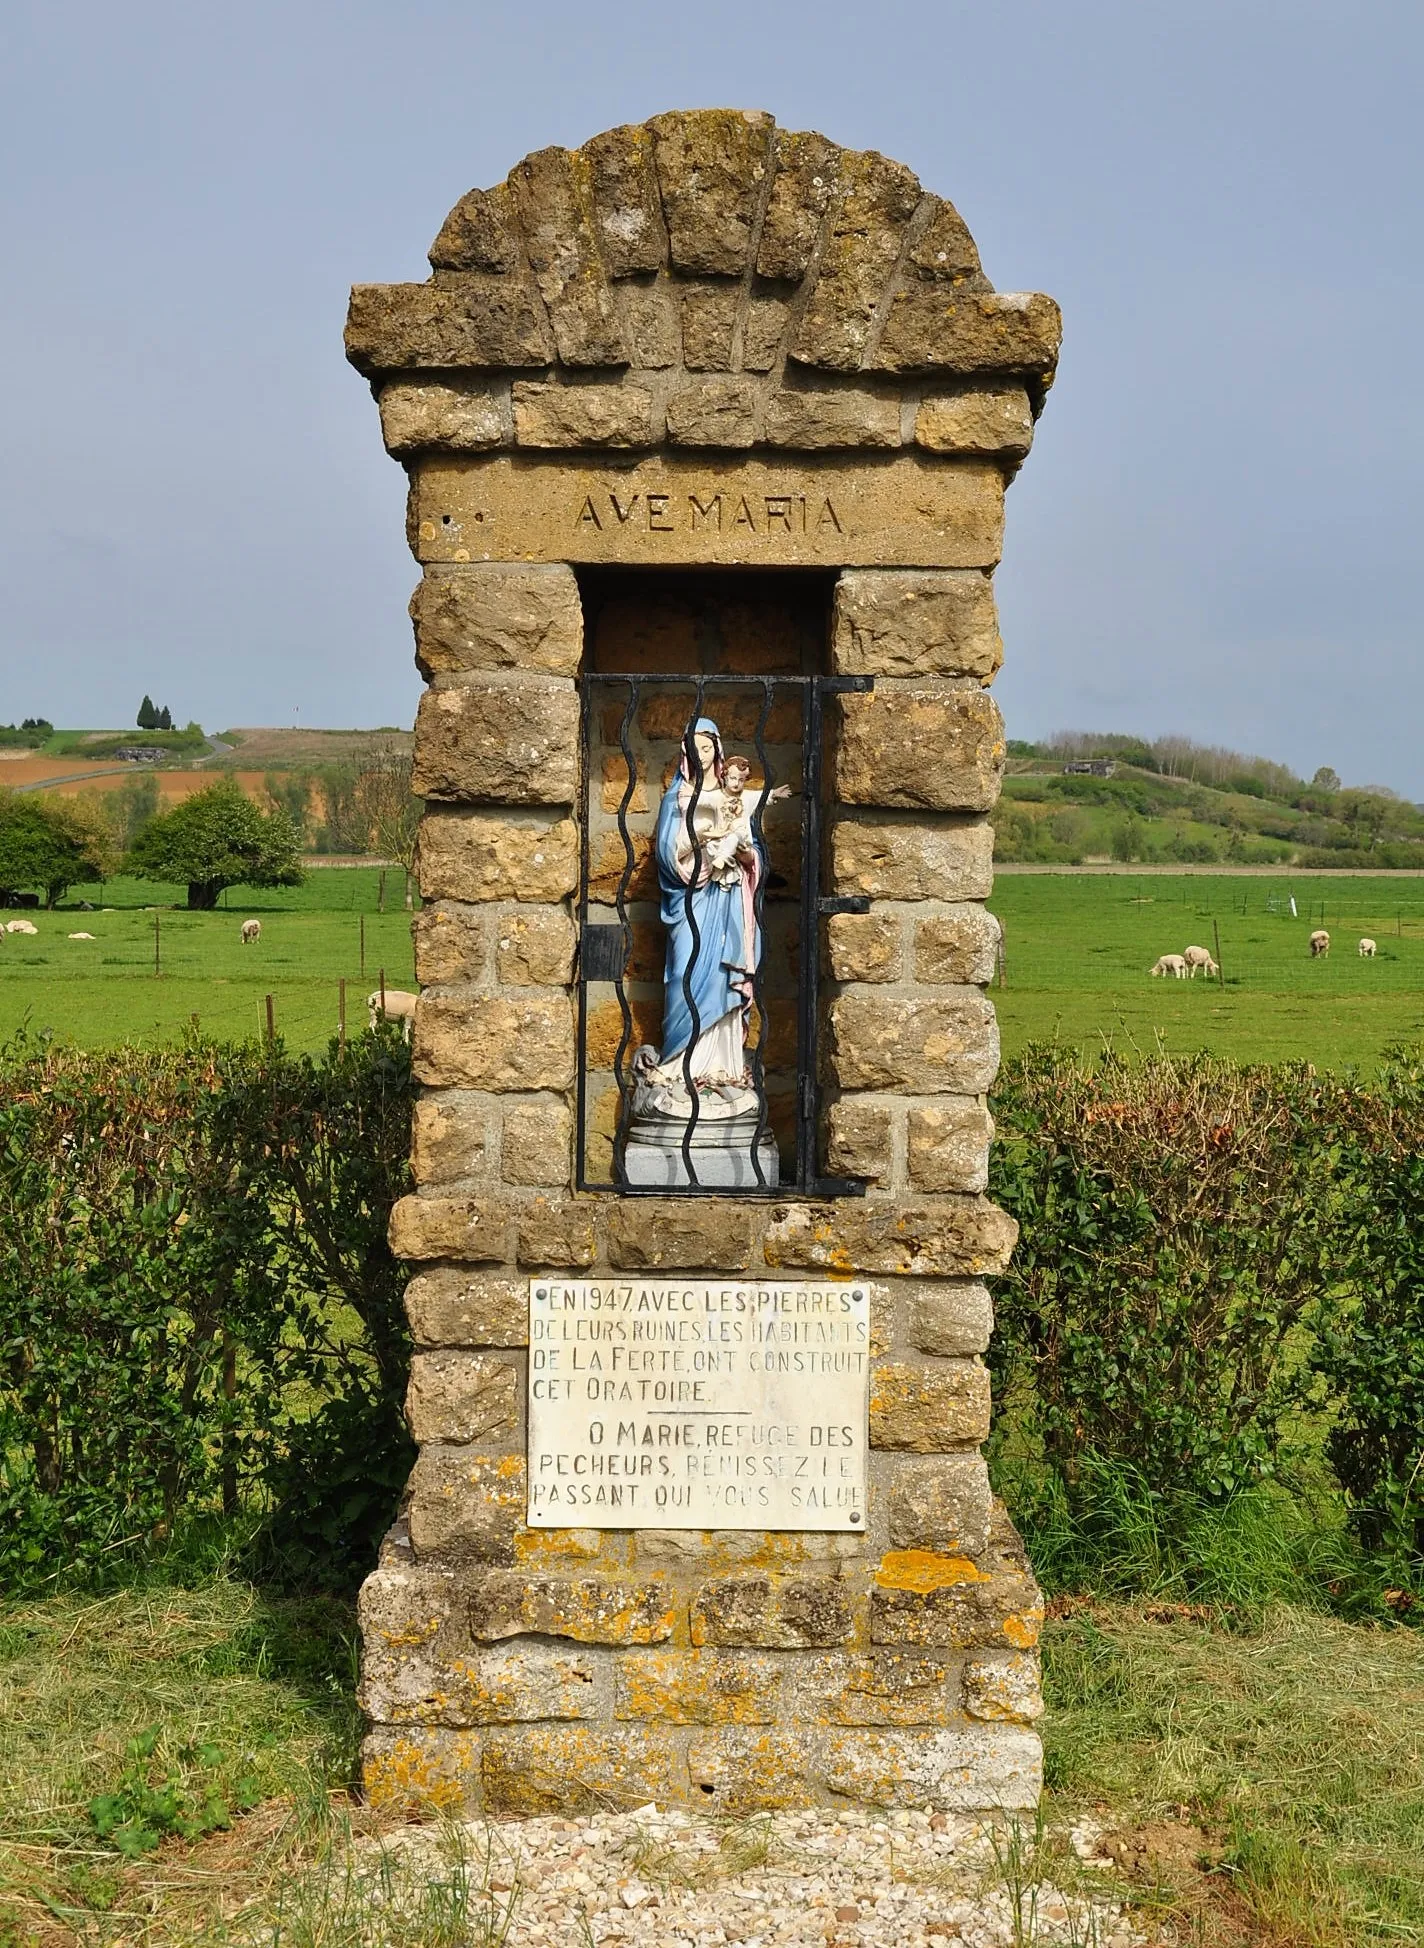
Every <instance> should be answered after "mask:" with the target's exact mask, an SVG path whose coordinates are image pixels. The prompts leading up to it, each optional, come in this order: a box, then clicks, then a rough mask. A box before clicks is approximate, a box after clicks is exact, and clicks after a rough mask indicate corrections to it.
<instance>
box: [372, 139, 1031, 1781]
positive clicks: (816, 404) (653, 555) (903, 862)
mask: <svg viewBox="0 0 1424 1948" xmlns="http://www.w3.org/2000/svg"><path fill="white" fill-rule="evenodd" d="M431 256H432V263H433V265H434V267H435V268H434V275H433V278H432V281H431V282H430V283H429V284H425V285H404V286H363V287H358V288H357V290H356V292H355V293H354V294H353V301H352V313H351V321H350V325H349V328H348V347H349V351H350V356H351V357H352V359H353V361H354V362H355V363H356V364H357V365H358V366H359V368H360V369H361V370H362V371H363V372H365V373H366V374H367V375H368V376H370V378H371V379H372V383H373V389H374V390H375V392H376V394H377V397H378V399H379V402H380V406H381V415H382V424H383V428H384V431H385V436H386V440H387V444H388V446H389V447H390V449H391V451H392V452H394V453H396V454H397V455H399V456H400V457H401V458H402V459H403V460H404V461H405V462H406V464H407V466H408V468H409V471H410V474H411V487H412V491H411V520H410V536H411V543H412V547H413V548H414V550H415V552H416V554H417V556H418V558H419V559H420V561H421V562H422V563H423V564H424V571H425V572H424V576H423V579H422V582H421V585H420V587H419V589H418V590H417V592H416V596H415V598H414V600H413V602H412V615H413V618H414V621H415V628H416V647H417V658H418V661H419V664H420V667H421V669H422V671H423V672H424V673H425V675H426V676H427V678H428V680H429V688H428V690H427V692H426V695H425V697H424V699H423V700H422V704H421V708H420V712H419V717H418V720H417V738H416V775H417V788H418V789H419V790H420V791H421V792H422V793H423V795H424V796H425V797H426V799H427V801H428V810H427V813H426V817H425V820H424V824H423V827H422V835H421V847H420V879H421V890H422V894H423V897H424V900H425V902H426V904H425V906H424V908H423V910H422V912H421V913H420V915H419V916H418V918H417V921H416V947H417V973H418V977H419V980H420V983H421V987H422V995H421V1000H420V1004H419V1007H418V1010H417V1015H416V1024H415V1045H414V1059H415V1068H416V1075H417V1078H418V1080H419V1082H420V1084H421V1097H420V1102H419V1104H418V1107H417V1112H416V1117H415V1129H414V1140H413V1159H414V1171H415V1179H416V1189H415V1192H414V1193H413V1194H412V1195H411V1196H409V1197H407V1198H405V1199H403V1200H402V1202H401V1203H400V1204H399V1205H398V1206H397V1208H396V1210H395V1212H394V1213H393V1216H392V1223H391V1238H392V1244H393V1246H394V1248H395V1250H396V1251H397V1252H398V1253H399V1254H401V1255H403V1256H405V1257H407V1258H409V1259H411V1260H413V1261H415V1262H416V1265H417V1268H418V1270H417V1276H416V1277H415V1278H414V1280H413V1281H412V1284H411V1286H410V1291H409V1300H408V1305H409V1311H410V1317H411V1322H412V1326H413V1329H414V1333H415V1338H416V1342H417V1353H416V1357H415V1362H414V1367H413V1371H412V1377H411V1386H410V1398H409V1403H408V1405H409V1413H410V1418H411V1425H412V1430H413V1432H414V1435H415V1438H416V1440H417V1441H418V1443H419V1446H420V1454H419V1459H418V1461H417V1464H416V1468H415V1472H414V1475H413V1478H412V1481H411V1485H410V1491H409V1497H408V1502H407V1506H406V1510H405V1513H404V1516H403V1518H402V1521H401V1523H400V1524H399V1525H398V1527H397V1529H396V1530H395V1531H394V1532H393V1534H392V1536H391V1538H390V1540H389V1541H388V1543H387V1546H386V1549H385V1551H384V1554H383V1558H382V1562H381V1565H380V1567H379V1568H378V1569H377V1571H376V1572H375V1573H374V1575H373V1576H372V1577H371V1578H370V1579H369V1581H368V1582H367V1584H366V1587H365V1590H364V1591H363V1595H362V1629H363V1640H364V1663H363V1681H362V1682H363V1690H362V1695H363V1700H364V1704H365V1708H366V1710H367V1713H368V1715H369V1717H370V1718H371V1720H372V1731H371V1733H370V1737H369V1739H368V1743H367V1748H366V1777H367V1784H368V1788H369V1790H370V1792H371V1793H372V1795H373V1796H374V1797H376V1798H378V1799H382V1800H386V1801H394V1802H407V1801H408V1802H415V1803H420V1802H424V1803H431V1802H434V1803H437V1804H444V1805H456V1804H460V1805H468V1806H471V1807H478V1808H483V1809H485V1810H488V1811H499V1812H523V1811H536V1810H541V1811H542V1810H546V1809H549V1808H552V1807H579V1806H585V1805H595V1804H600V1805H601V1804H606V1803H607V1802H608V1801H609V1799H613V1800H621V1801H624V1802H626V1803H630V1804H636V1803H639V1802H641V1801H645V1800H648V1799H656V1800H659V1801H662V1802H667V1801H673V1802H677V1801H682V1802H685V1803H691V1804H697V1805H702V1806H707V1805H715V1806H719V1807H722V1808H725V1809H726V1810H729V1811H743V1810H751V1809H754V1808H756V1807H760V1806H775V1805H785V1804H793V1803H798V1802H806V1801H811V1802H815V1801H821V1800H828V1799H831V1798H833V1797H835V1798H840V1797H848V1798H851V1799H861V1800H865V1801H873V1802H876V1803H881V1804H885V1803H889V1804H914V1805H926V1804H934V1805H943V1806H965V1807H984V1806H991V1805H1010V1806H1015V1805H1017V1806H1023V1805H1028V1804H1031V1803H1032V1802H1033V1800H1034V1798H1035V1797H1036V1794H1037V1790H1038V1779H1039V1755H1038V1741H1037V1738H1036V1735H1035V1734H1034V1732H1033V1731H1032V1729H1031V1727H1032V1721H1033V1719H1034V1717H1035V1716H1036V1715H1037V1712H1038V1710H1039V1708H1040V1707H1039V1700H1038V1686H1037V1663H1036V1654H1035V1649H1034V1647H1035V1644H1036V1641H1037V1631H1038V1623H1039V1618H1040V1614H1041V1611H1040V1604H1039V1598H1038V1593H1037V1590H1036V1589H1035V1587H1034V1584H1033V1579H1032V1576H1031V1574H1030V1573H1029V1570H1028V1568H1027V1565H1026V1563H1025V1562H1024V1560H1023V1556H1022V1551H1021V1549H1020V1547H1019V1545H1018V1542H1017V1538H1016V1537H1015V1536H1014V1534H1013V1531H1012V1528H1011V1527H1010V1526H1009V1524H1008V1523H1007V1521H1006V1519H1005V1517H1004V1516H1003V1513H1002V1511H1001V1510H997V1511H996V1509H995V1508H994V1506H993V1503H992V1500H991V1497H990V1493H989V1488H988V1482H987V1476H986V1473H985V1470H984V1465H983V1461H982V1458H981V1455H980V1446H981V1443H982V1441H983V1440H984V1437H985V1435H986V1433H987V1431H988V1425H989V1407H990V1403H989V1386H988V1378H987V1373H986V1370H985V1368H984V1365H983V1362H982V1354H983V1351H984V1348H985V1346H986V1344H987V1340H988V1335H989V1331H990V1327H991V1323H992V1322H991V1311H990V1304H989V1298H988V1293H987V1290H986V1288H985V1285H984V1283H983V1280H984V1278H985V1277H986V1276H990V1275H992V1274H994V1273H996V1272H1000V1271H1002V1270H1003V1269H1004V1267H1005V1265H1006V1263H1007V1260H1008V1255H1009V1252H1010V1250H1011V1248H1012V1245H1013V1241H1014V1227H1013V1224H1012V1222H1011V1221H1010V1220H1009V1219H1008V1218H1007V1217H1005V1216H1004V1215H1003V1213H1001V1212H999V1211H998V1210H996V1209H995V1208H994V1206H993V1205H991V1204H990V1203H989V1202H988V1201H987V1200H986V1199H985V1198H984V1196H983V1195H982V1192H983V1187H984V1182H985V1169H986V1156H987V1146H988V1142H989V1138H990V1135H991V1133H992V1126H991V1123H990V1119H989V1116H988V1112H987V1108H986V1106H985V1094H986V1091H987V1089H988V1087H989V1085H990V1083H991V1081H992V1079H993V1075H994V1071H995V1068H996V1065H997V1060H998V1041H997V1032H996V1028H995V1024H994V1018H993V1010H992V1008H991V1006H990V1005H989V1003H988V1001H987V999H986V997H985V994H984V987H985V985H986V984H987V983H988V981H989V980H990V978H991V976H992V973H993V971H994V966H995V959H996V952H997V929H996V926H995V923H994V921H993V920H992V919H991V918H990V916H989V915H988V914H987V913H986V912H985V909H984V906H983V901H984V899H985V897H986V895H987V894H988V892H989V888H990V879H991V846H992V834H991V831H990V828H989V825H988V822H987V818H986V816H985V814H986V812H987V811H988V809H989V807H990V806H991V805H992V804H993V802H994V799H995V796H996V794H997V791H998V787H999V778H1000V774H1001V770H1002V765H1003V758H1004V743H1003V734H1002V725H1001V722H1000V719H999V715H998V711H997V709H996V707H995V705H994V704H993V702H992V699H991V698H990V696H989V694H988V689H987V686H988V684H989V683H990V681H991V680H992V678H993V675H994V673H995V671H996V670H997V668H998V664H999V660H1000V655H1001V645H1000V641H999V633H998V628H997V623H996V618H995V607H994V599H993V591H992V582H991V579H990V578H991V573H992V570H993V568H994V566H995V564H996V562H997V560H998V555H999V546H1000V539H1001V530H1002V498H1003V490H1004V486H1005V483H1006V481H1007V480H1008V479H1009V478H1011V477H1012V474H1013V472H1014V470H1015V468H1016V467H1017V465H1018V464H1019V463H1020V461H1021V460H1022V458H1023V455H1024V453H1025V452H1026V451H1027V448H1028V444H1029V438H1030V435H1031V430H1032V422H1033V416H1034V414H1035V413H1036V412H1037V410H1038V409H1039V407H1040V406H1041V404H1042V399H1043V394H1044V391H1045V388H1046V386H1047V384H1048V382H1049V380H1050V378H1051V374H1052V370H1053V361H1054V357H1055V354H1056V346H1057V313H1056V307H1054V306H1053V305H1052V303H1051V300H1048V299H1045V298H1039V297H1018V296H1015V297H1008V298H1003V297H999V296H997V295H996V294H994V293H993V292H992V290H991V289H990V287H989V286H988V283H987V280H985V278H984V276H983V273H982V270H981V268H980V266H979V263H978V258H977V254H976V253H975V251H974V247H973V244H972V241H971V240H970V239H969V237H968V233H967V231H966V230H965V229H964V226H963V224H962V223H961V222H960V220H959V218H958V216H957V214H956V213H955V212H954V210H953V209H952V206H950V205H949V204H947V203H944V202H942V201H941V200H940V199H938V198H936V197H933V196H929V195H926V194H925V193H924V192H922V191H921V190H920V187H919V185H918V183H917V182H916V181H915V179H914V178H913V176H912V175H911V174H910V172H909V171H907V170H904V169H902V168H901V167H900V165H898V164H895V163H892V162H889V161H888V160H887V159H886V158H884V157H880V156H876V155H856V154H853V153H850V152H846V151H841V150H838V149H836V148H835V147H834V145H832V144H829V143H827V142H825V141H824V139H823V138H821V137H819V136H814V135H793V134H788V133H786V132H784V131H779V130H776V129H775V127H774V125H773V124H772V123H771V121H770V119H769V118H767V117H764V116H757V115H741V114H736V113H731V112H728V113H718V114H699V115H686V116H663V117H659V118H657V120H655V121H654V122H652V123H650V124H648V125H647V126H646V127H643V128H635V129H621V130H614V131H611V132H610V133H609V134H608V135H606V136H601V137H599V138H598V139H597V140H596V141H595V142H593V143H590V144H588V145H586V147H585V148H584V149H582V150H580V151H577V152H573V153H568V152H565V151H562V150H548V151H544V152H541V153H540V154H539V155H536V156H532V157H530V158H528V159H527V160H526V161H525V162H524V163H522V164H521V165H520V166H519V168H517V169H516V170H515V171H514V172H512V174H511V176H510V178H509V179H508V181H507V182H506V183H505V184H503V185H501V186H500V187H499V188H498V189H496V190H492V191H485V192H472V193H471V195H470V196H468V197H466V198H464V199H463V200H462V202H461V203H460V204H458V205H457V206H456V209H455V210H454V211H453V212H452V213H451V216H450V218H449V219H448V221H447V223H446V224H445V226H444V228H443V229H442V231H441V233H440V236H439V237H438V238H437V240H436V244H435V246H434V247H433V249H432V253H431ZM694 448H700V449H701V451H700V452H693V451H692V449H694ZM584 563H599V564H610V563H615V564H616V563H626V564H634V565H636V564H650V563H652V564H660V565H662V566H664V567H667V568H684V569H686V568H692V567H697V566H718V565H726V564H752V563H755V564H757V565H761V566H786V567H791V566H803V567H804V566H819V567H821V568H831V569H835V570H838V571H842V572H840V574H839V579H838V581H837V582H836V585H835V589H834V597H833V607H832V614H831V618H830V641H829V644H828V646H827V650H826V654H827V656H828V658H829V667H830V669H831V670H832V671H835V672H840V673H845V674H856V675H871V676H873V677H874V678H875V686H874V689H873V691H872V692H870V693H868V694H856V695H847V696H844V697H842V698H840V699H839V700H838V701H837V703H836V706H835V709H834V712H833V722H832V724H831V748H830V751H829V753H828V765H827V799H828V804H827V825H828V828H829V829H828V839H827V870H826V879H825V887H826V890H827V891H830V892H835V893H854V894H863V895H866V896H868V898H869V901H870V907H869V911H868V912H867V913H865V914H852V915H838V916H836V917H834V918H832V919H831V920H830V921H828V922H827V923H826V926H825V933H824V939H823V941H822V942H821V943H820V951H821V952H822V955H823V959H824V966H825V970H826V976H827V982H826V991H825V995H826V1003H825V1021H824V1024H823V1035H822V1062H823V1082H824V1085H825V1090H826V1096H825V1100H826V1104H827V1111H826V1118H825V1123H826V1127H825V1130H824V1132H823V1135H824V1144H825V1162H826V1164H827V1166H828V1167H829V1168H830V1169H831V1170H832V1171H833V1172H836V1173H845V1174H848V1175H855V1176H862V1177H864V1178H866V1179H868V1180H869V1188H868V1193H867V1195H866V1196H865V1197H864V1198H859V1199H851V1198H847V1199H840V1200H828V1201H817V1202H798V1201H796V1200H794V1199H788V1200H786V1201H782V1202H776V1201H769V1200H768V1201H757V1200H755V1199H747V1200H728V1199H721V1198H717V1199H701V1200H698V1199H669V1200H661V1199H648V1198H639V1199H624V1198H619V1197H618V1196H617V1195H616V1194H613V1193H609V1194H579V1193H577V1192H576V1191H575V1190H574V1189H573V1188H572V1185H573V1148H572V1139H573V1105H574V1082H575V1073H574V1071H575V1055H576V1051H575V1007H574V992H575V991H574V987H573V980H574V955H575V947H576V940H575V928H574V923H573V910H574V909H573V900H574V896H575V894H576V891H577V884H578V877H579V870H580V837H581V835H580V833H579V830H578V823H577V818H578V805H579V786H580V765H581V763H582V761H583V754H582V753H581V751H580V730H579V711H578V696H577V684H576V678H577V676H578V673H579V671H580V669H581V668H582V667H585V666H586V664H585V659H586V658H587V656H588V645H587V643H586V641H585V633H586V632H585V627H584V616H583V607H582V603H581V599H580V591H579V584H578V579H577V576H576V574H575V572H574V567H573V566H571V564H584ZM591 796H592V799H593V802H594V804H595V806H597V807H600V813H599V816H600V817H601V816H602V810H601V807H602V797H601V786H600V783H599V781H598V780H595V781H594V788H593V791H592V794H591ZM595 866H596V861H595ZM601 1271H608V1272H616V1273H624V1274H636V1273H638V1272H671V1271H685V1272H688V1273H690V1274H700V1275H711V1276H716V1275H718V1274H720V1273H727V1274H736V1275H738V1276H745V1277H749V1278H764V1277H766V1276H767V1275H769V1274H784V1275H786V1276H794V1277H800V1276H807V1275H819V1276H824V1275H826V1274H828V1273H829V1274H833V1275H837V1274H844V1275H847V1276H849V1275H853V1274H862V1275H865V1276H868V1277H870V1278H871V1279H872V1280H873V1281H874V1289H873V1305H872V1331H873V1343H872V1356H873V1366H872V1377H871V1390H870V1440H871V1448H872V1458H871V1466H870V1503H869V1522H868V1532H867V1533H865V1534H864V1535H861V1534H854V1535H851V1534H816V1533H810V1534H802V1533H794V1534H787V1533H758V1532H717V1533H702V1532H685V1531H675V1530H669V1531H650V1530H641V1531H636V1532H617V1531H598V1530H540V1531H537V1532H536V1531H531V1530H530V1529H529V1528H528V1527H527V1525H526V1524H525V1521H524V1506H525V1405H524V1403H525V1386H526V1371H525V1366H526V1358H527V1331H528V1299H527V1293H528V1280H529V1277H530V1276H531V1275H533V1274H539V1273H551V1274H555V1275H557V1274H559V1273H563V1274H575V1273H577V1274H590V1273H593V1274H596V1273H598V1272H601Z"/></svg>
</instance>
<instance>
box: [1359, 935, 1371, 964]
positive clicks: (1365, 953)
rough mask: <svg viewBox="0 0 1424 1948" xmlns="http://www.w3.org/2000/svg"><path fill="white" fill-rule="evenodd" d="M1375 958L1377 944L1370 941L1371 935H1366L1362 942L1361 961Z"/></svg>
mask: <svg viewBox="0 0 1424 1948" xmlns="http://www.w3.org/2000/svg"><path fill="white" fill-rule="evenodd" d="M1374 957H1375V943H1374V942H1373V940H1371V939H1370V937H1369V935H1368V934H1366V935H1365V937H1364V939H1363V940H1362V941H1361V942H1360V959H1361V960H1373V959H1374Z"/></svg>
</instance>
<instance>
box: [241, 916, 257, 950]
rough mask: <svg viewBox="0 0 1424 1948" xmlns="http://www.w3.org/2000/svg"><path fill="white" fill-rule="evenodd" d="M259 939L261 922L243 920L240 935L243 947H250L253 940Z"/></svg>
mask: <svg viewBox="0 0 1424 1948" xmlns="http://www.w3.org/2000/svg"><path fill="white" fill-rule="evenodd" d="M261 938H262V922H261V921H260V920H244V921H243V923H242V934H241V939H242V944H243V946H244V947H250V946H251V945H252V943H253V941H254V940H260V939H261Z"/></svg>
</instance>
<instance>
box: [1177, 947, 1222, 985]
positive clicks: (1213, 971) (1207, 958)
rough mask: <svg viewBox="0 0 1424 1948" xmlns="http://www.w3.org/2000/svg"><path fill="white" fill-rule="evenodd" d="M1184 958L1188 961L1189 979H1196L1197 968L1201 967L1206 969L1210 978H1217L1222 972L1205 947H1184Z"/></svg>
mask: <svg viewBox="0 0 1424 1948" xmlns="http://www.w3.org/2000/svg"><path fill="white" fill-rule="evenodd" d="M1182 959H1183V960H1184V961H1185V962H1186V963H1187V979H1188V980H1189V981H1194V980H1195V979H1196V978H1197V969H1198V968H1199V967H1204V968H1205V969H1206V972H1207V978H1208V979H1209V980H1212V979H1215V977H1216V976H1217V975H1218V974H1219V973H1220V972H1221V969H1220V968H1219V967H1218V966H1217V964H1216V962H1215V961H1214V960H1213V959H1212V957H1211V955H1210V954H1209V953H1208V952H1207V950H1206V948H1205V947H1187V948H1184V949H1183V951H1182Z"/></svg>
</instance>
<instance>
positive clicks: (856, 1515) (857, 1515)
mask: <svg viewBox="0 0 1424 1948" xmlns="http://www.w3.org/2000/svg"><path fill="white" fill-rule="evenodd" d="M850 1519H851V1521H852V1522H858V1521H859V1520H860V1511H859V1509H855V1508H853V1509H852V1510H851V1512H850Z"/></svg>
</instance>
